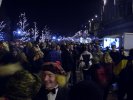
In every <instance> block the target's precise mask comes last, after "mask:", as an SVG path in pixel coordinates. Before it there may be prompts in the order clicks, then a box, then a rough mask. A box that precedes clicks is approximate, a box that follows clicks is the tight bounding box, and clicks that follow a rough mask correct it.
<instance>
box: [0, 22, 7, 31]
mask: <svg viewBox="0 0 133 100" xmlns="http://www.w3.org/2000/svg"><path fill="white" fill-rule="evenodd" d="M5 26H6V24H4V21H2V22H0V32H1V31H2V30H3V29H4V28H5Z"/></svg>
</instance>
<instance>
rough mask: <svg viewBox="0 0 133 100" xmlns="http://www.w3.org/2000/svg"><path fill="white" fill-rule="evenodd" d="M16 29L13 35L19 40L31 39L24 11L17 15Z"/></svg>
mask: <svg viewBox="0 0 133 100" xmlns="http://www.w3.org/2000/svg"><path fill="white" fill-rule="evenodd" d="M17 25H18V27H19V28H18V29H17V31H14V32H13V34H14V37H15V38H17V39H19V40H21V41H25V42H26V41H30V40H31V39H30V38H31V35H32V34H31V29H29V28H28V25H29V24H28V23H27V18H26V16H25V13H21V14H20V16H19V22H18V23H17Z"/></svg>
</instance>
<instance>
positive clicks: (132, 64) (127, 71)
mask: <svg viewBox="0 0 133 100" xmlns="http://www.w3.org/2000/svg"><path fill="white" fill-rule="evenodd" d="M127 60H128V62H127V64H126V67H125V68H124V69H123V70H122V71H121V72H120V74H119V78H118V86H119V88H118V100H124V97H125V95H127V97H126V100H133V94H132V93H133V92H132V91H133V49H130V51H129V56H128V59H127Z"/></svg>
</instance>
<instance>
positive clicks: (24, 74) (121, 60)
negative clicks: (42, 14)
mask: <svg viewBox="0 0 133 100" xmlns="http://www.w3.org/2000/svg"><path fill="white" fill-rule="evenodd" d="M113 84H117V86H116V85H115V87H113V86H114V85H113ZM132 84H133V49H131V50H130V51H129V55H127V54H126V52H125V51H124V48H121V49H120V50H116V46H115V45H112V48H111V49H108V48H107V49H106V50H102V48H100V46H99V44H98V43H90V44H76V43H69V42H60V43H54V42H50V41H49V42H48V41H46V42H44V43H36V42H34V43H31V42H0V100H107V97H108V94H109V92H116V93H117V95H118V100H125V98H126V100H133V95H132V90H133V86H132Z"/></svg>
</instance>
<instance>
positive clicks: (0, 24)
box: [0, 21, 6, 41]
mask: <svg viewBox="0 0 133 100" xmlns="http://www.w3.org/2000/svg"><path fill="white" fill-rule="evenodd" d="M5 26H6V24H5V23H4V21H2V22H0V41H4V40H5V33H4V32H2V31H3V29H4V28H5Z"/></svg>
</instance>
